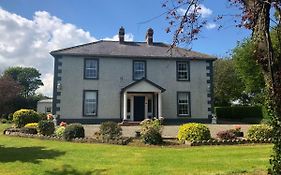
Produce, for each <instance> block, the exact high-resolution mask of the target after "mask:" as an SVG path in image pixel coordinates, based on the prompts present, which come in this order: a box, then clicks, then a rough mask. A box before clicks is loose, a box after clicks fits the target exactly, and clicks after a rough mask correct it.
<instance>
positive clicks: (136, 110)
mask: <svg viewBox="0 0 281 175" xmlns="http://www.w3.org/2000/svg"><path fill="white" fill-rule="evenodd" d="M164 91H165V89H163V88H162V87H160V86H158V85H156V84H154V83H152V82H151V81H149V80H146V79H142V80H139V81H136V82H133V83H132V84H130V85H128V86H127V87H125V88H123V89H122V91H121V101H122V108H121V111H122V118H123V120H124V121H142V120H144V119H148V118H153V117H156V118H159V117H162V93H163V92H164Z"/></svg>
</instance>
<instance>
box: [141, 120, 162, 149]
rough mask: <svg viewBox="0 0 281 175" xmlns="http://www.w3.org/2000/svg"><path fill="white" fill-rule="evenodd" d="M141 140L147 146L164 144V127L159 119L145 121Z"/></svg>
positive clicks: (142, 123)
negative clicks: (162, 134)
mask: <svg viewBox="0 0 281 175" xmlns="http://www.w3.org/2000/svg"><path fill="white" fill-rule="evenodd" d="M140 124H141V132H140V134H141V139H142V141H143V142H144V143H146V144H153V145H156V144H161V143H162V142H163V139H162V136H161V133H162V125H161V121H160V120H158V119H153V120H152V119H145V120H144V121H142V122H141V123H140Z"/></svg>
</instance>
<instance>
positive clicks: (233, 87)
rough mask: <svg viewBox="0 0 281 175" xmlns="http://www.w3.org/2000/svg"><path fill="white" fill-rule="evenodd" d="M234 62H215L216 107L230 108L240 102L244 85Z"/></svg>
mask: <svg viewBox="0 0 281 175" xmlns="http://www.w3.org/2000/svg"><path fill="white" fill-rule="evenodd" d="M233 63H234V62H233V60H230V59H219V60H216V61H215V62H214V102H215V105H216V106H230V105H231V102H232V101H235V100H238V99H239V98H240V97H241V94H242V93H243V90H244V85H243V83H242V81H241V79H240V78H239V77H238V75H237V73H236V71H235V67H234V64H233Z"/></svg>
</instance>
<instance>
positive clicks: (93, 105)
mask: <svg viewBox="0 0 281 175" xmlns="http://www.w3.org/2000/svg"><path fill="white" fill-rule="evenodd" d="M97 96H98V95H97V91H94V90H85V91H84V100H83V103H84V104H83V106H84V116H96V115H97V106H98V105H97V104H98V99H97Z"/></svg>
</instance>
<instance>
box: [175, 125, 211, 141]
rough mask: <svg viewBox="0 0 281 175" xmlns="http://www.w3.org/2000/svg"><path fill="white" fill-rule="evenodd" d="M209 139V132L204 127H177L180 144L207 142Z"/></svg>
mask: <svg viewBox="0 0 281 175" xmlns="http://www.w3.org/2000/svg"><path fill="white" fill-rule="evenodd" d="M210 138H211V134H210V130H209V128H208V127H207V126H206V125H203V124H200V123H187V124H184V125H181V126H180V127H179V131H178V139H179V141H181V142H184V141H201V140H209V139H210Z"/></svg>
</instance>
